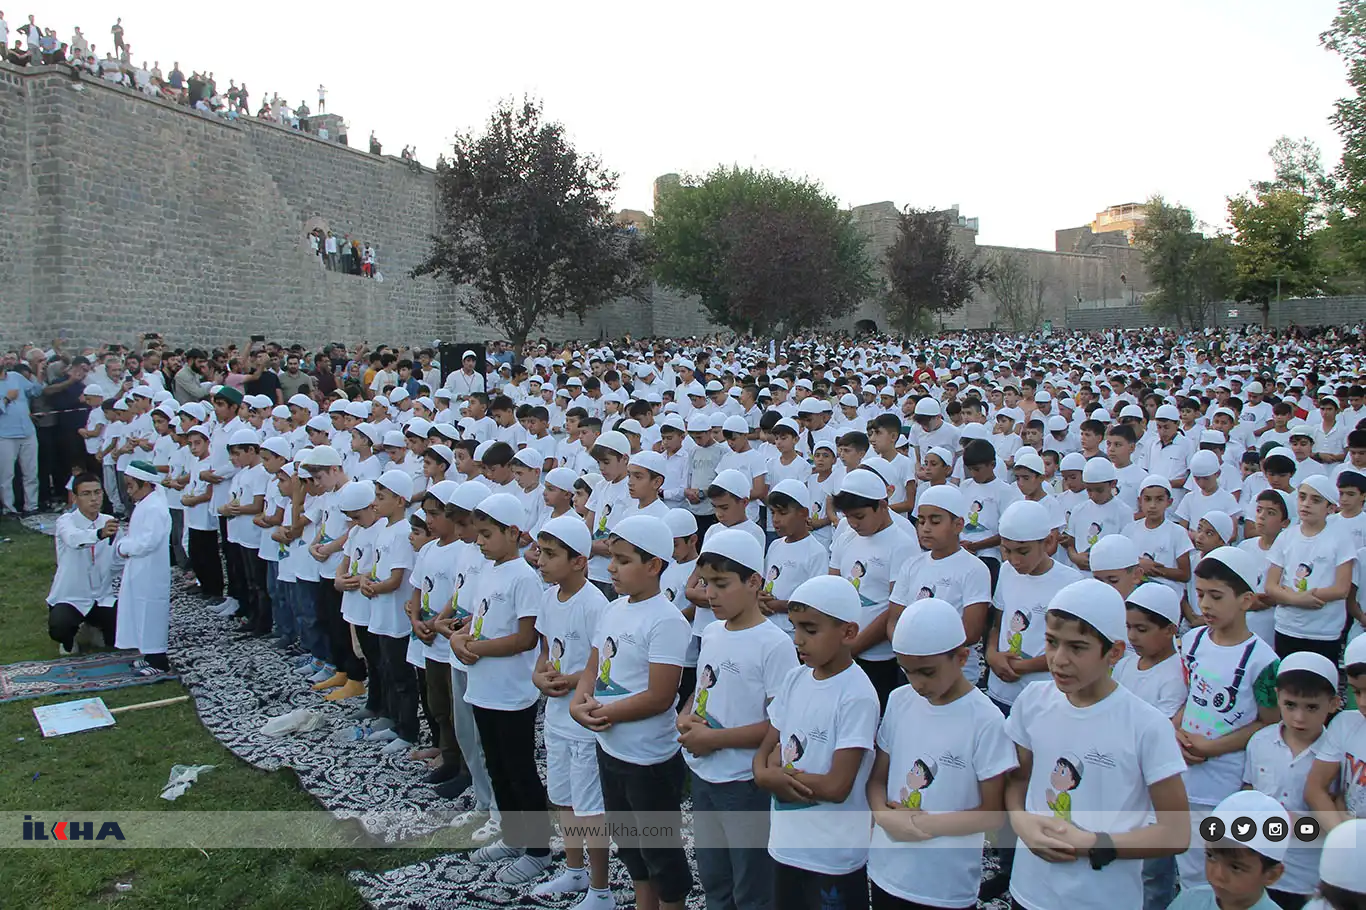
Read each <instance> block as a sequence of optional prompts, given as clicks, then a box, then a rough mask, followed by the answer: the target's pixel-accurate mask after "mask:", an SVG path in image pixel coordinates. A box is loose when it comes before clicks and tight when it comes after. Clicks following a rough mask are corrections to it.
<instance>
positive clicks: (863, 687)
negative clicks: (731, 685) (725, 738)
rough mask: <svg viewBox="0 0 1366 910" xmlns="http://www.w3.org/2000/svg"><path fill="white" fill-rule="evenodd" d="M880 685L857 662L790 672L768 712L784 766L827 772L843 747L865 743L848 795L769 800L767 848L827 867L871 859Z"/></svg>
mask: <svg viewBox="0 0 1366 910" xmlns="http://www.w3.org/2000/svg"><path fill="white" fill-rule="evenodd" d="M878 707H879V706H878V700H877V690H876V689H874V688H873V684H872V682H870V681H869V679H868V676H867V674H865V673H864V672H863V670H862V668H860V667H859V665H858V664H850V665H849V667H848V668H847V669H845V670H843V671H841V672H840V673H837V674H835V675H834V676H831V677H829V678H827V679H816V677H815V676H814V675H813V672H812V670H811V668H810V667H806V666H799V667H796V668H794V669H793V670H792V671H791V672H790V673H788V675H787V678H786V679H785V680H784V681H783V683H782V687H781V690H780V691H779V693H778V697H777V698H775V699H774V700H773V703H772V704H770V705H769V706H768V719H769V722H770V723H772V724H773V726H774V728H775V729H776V730H777V731H778V745H779V747H780V748H781V750H782V762H783V765H784V767H787V766H790V767H792V768H795V769H796V770H798V771H806V772H809V773H811V774H826V773H828V772H829V771H830V767H831V765H832V764H833V762H834V759H835V753H836V752H838V751H839V750H841V749H861V750H864V755H863V759H862V761H861V762H860V763H859V770H858V774H857V775H856V776H855V778H854V785H853V786H852V787H850V788H849V795H848V796H846V797H845V799H844V802H842V803H838V804H834V803H805V802H803V803H783V802H779V801H778V800H777V799H776V798H774V799H772V800H770V803H771V805H772V811H771V812H770V813H769V830H768V853H769V856H771V857H773V858H774V859H775V860H777V861H778V862H780V863H782V864H784V865H787V866H793V867H795V868H798V869H807V870H809V871H811V872H820V873H823V874H825V875H844V874H845V873H848V872H853V871H854V870H855V869H858V868H859V867H861V866H863V865H864V864H865V863H867V861H868V830H869V827H870V825H871V817H870V815H869V812H868V793H867V790H868V772H869V771H871V770H872V767H873V746H874V742H875V736H876V733H877V721H878Z"/></svg>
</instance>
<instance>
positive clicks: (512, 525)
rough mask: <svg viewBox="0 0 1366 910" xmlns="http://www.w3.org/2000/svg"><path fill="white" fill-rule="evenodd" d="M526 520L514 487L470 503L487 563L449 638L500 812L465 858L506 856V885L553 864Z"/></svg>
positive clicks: (536, 603) (537, 602) (534, 581)
mask: <svg viewBox="0 0 1366 910" xmlns="http://www.w3.org/2000/svg"><path fill="white" fill-rule="evenodd" d="M526 523H527V517H526V511H525V510H524V509H523V508H522V504H521V503H520V502H519V501H518V500H517V497H516V496H515V495H513V494H511V493H494V494H493V495H491V496H489V497H488V498H486V499H484V500H483V501H482V502H480V503H479V505H478V507H477V508H476V509H475V510H474V525H475V529H476V531H477V533H478V544H479V550H480V552H481V553H483V555H484V558H485V559H487V560H488V561H489V563H490V565H489V566H488V567H487V568H485V569H484V571H483V572H482V573H481V574H480V577H479V580H478V582H477V585H476V588H475V592H474V601H473V603H472V604H471V603H467V604H466V607H467V608H468V609H470V620H469V624H468V625H467V626H465V627H464V628H462V629H460V630H458V631H457V632H455V634H453V635H452V636H451V638H450V647H451V653H453V654H454V655H455V657H456V659H457V660H459V661H460V662H461V663H462V664H464V665H465V668H466V670H465V672H466V676H467V681H466V687H465V701H466V702H468V703H469V704H470V705H471V706H472V707H473V709H474V722H475V726H477V727H478V729H479V741H480V743H481V744H482V745H483V748H484V757H485V767H486V768H487V769H488V772H489V779H490V782H491V783H492V785H493V795H494V798H495V799H496V800H497V801H498V808H499V809H500V810H501V812H502V813H503V815H502V817H503V836H502V839H501V840H498V841H494V842H493V843H490V844H486V845H484V846H483V847H480V848H479V849H478V850H475V851H474V852H473V853H471V854H470V861H471V862H474V863H480V864H490V863H500V864H502V863H506V865H503V867H502V868H501V869H499V870H498V872H497V874H496V875H495V878H496V879H497V880H498V881H499V882H501V883H502V884H505V885H525V884H527V883H529V882H531V881H533V880H535V879H536V878H537V877H538V876H539V875H540V874H541V873H542V872H544V871H545V869H546V868H547V867H548V866H549V865H550V836H551V826H550V815H549V813H548V812H547V811H546V806H547V803H546V793H545V787H544V786H543V785H542V783H541V778H540V774H539V772H538V771H537V770H536V754H535V743H536V713H537V707H538V705H537V702H538V701H539V697H540V695H539V692H538V691H537V689H536V686H535V684H534V683H533V682H532V679H531V675H532V672H533V670H534V669H535V665H536V649H537V645H538V643H539V636H538V635H537V634H536V617H537V614H538V613H539V612H540V606H541V599H542V590H543V589H542V587H541V583H540V580H539V579H538V578H537V576H536V571H535V570H534V569H532V568H531V566H529V565H527V562H526V560H525V559H523V558H522V556H521V549H520V543H521V537H522V526H523V525H525V524H526ZM462 593H463V592H462Z"/></svg>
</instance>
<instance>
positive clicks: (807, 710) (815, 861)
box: [754, 472, 899, 910]
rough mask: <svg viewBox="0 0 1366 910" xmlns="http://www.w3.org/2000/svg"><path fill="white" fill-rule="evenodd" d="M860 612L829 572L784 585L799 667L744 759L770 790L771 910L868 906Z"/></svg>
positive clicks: (869, 697) (870, 715) (872, 708)
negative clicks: (792, 586)
mask: <svg viewBox="0 0 1366 910" xmlns="http://www.w3.org/2000/svg"><path fill="white" fill-rule="evenodd" d="M855 473H860V472H855ZM865 609H866V608H865V607H864V605H863V604H862V603H861V600H860V597H859V593H858V591H857V590H856V589H855V588H854V587H853V586H852V585H851V584H850V582H849V581H848V580H846V579H844V578H840V577H838V576H835V575H822V576H818V577H816V578H812V579H810V580H809V581H807V582H805V583H803V584H802V585H800V586H799V587H798V588H797V590H795V591H793V592H792V597H791V606H790V608H789V615H790V616H791V618H792V625H793V628H794V629H795V632H796V637H795V643H796V645H797V656H798V657H799V658H800V660H801V662H802V666H800V667H796V668H794V669H793V670H792V671H791V672H790V673H788V675H787V678H786V679H785V680H784V681H783V684H782V687H781V689H780V691H779V693H778V696H777V698H775V699H774V700H773V702H772V704H770V705H769V706H768V718H769V724H770V726H769V730H768V732H767V735H765V737H764V739H763V742H762V744H761V745H760V746H759V749H758V751H757V752H756V753H755V756H754V782H755V783H756V784H758V785H759V786H760V787H762V788H763V789H764V790H767V791H768V792H769V793H771V794H772V795H773V801H772V809H771V811H770V813H769V837H768V852H769V855H770V856H771V857H773V859H774V860H776V862H777V867H776V869H775V876H774V886H773V887H774V891H773V902H774V906H775V907H777V908H780V910H788V908H794V910H821V908H823V907H830V906H836V907H843V908H846V910H866V908H867V907H868V876H867V870H866V864H867V861H868V846H867V844H868V830H869V826H870V816H869V812H868V786H867V784H868V772H869V771H870V770H871V767H872V764H873V761H872V758H873V756H872V753H873V748H874V743H875V734H876V731H877V719H878V701H877V690H876V689H874V687H873V684H872V683H871V682H870V681H869V680H868V676H867V674H865V673H864V672H863V670H862V669H861V668H860V667H859V666H858V664H857V663H855V661H854V659H853V653H852V652H853V650H854V648H855V647H857V645H856V642H857V639H858V637H859V622H860V620H861V619H862V618H863V616H864V613H865ZM889 646H890V645H889ZM898 672H899V669H898Z"/></svg>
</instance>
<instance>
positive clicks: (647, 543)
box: [612, 515, 833, 577]
mask: <svg viewBox="0 0 1366 910" xmlns="http://www.w3.org/2000/svg"><path fill="white" fill-rule="evenodd" d="M740 533H742V534H743V533H744V532H743V531H741V532H740ZM612 536H613V537H620V538H621V539H622V540H624V541H626V542H627V543H629V544H631V545H632V546H635V547H639V548H640V549H642V550H644V551H645V552H646V553H648V554H650V555H651V556H655V557H658V558H659V559H662V560H664V562H665V563H666V564H667V563H669V562H670V561H671V560H672V558H673V552H674V536H673V534H672V533H671V532H670V531H669V526H668V525H667V524H665V523H664V519H662V518H655V517H654V516H652V515H632V516H631V517H630V518H624V519H622V520H621V521H620V522H618V523H617V526H616V527H615V528H613V529H612ZM760 563H761V568H762V560H760ZM832 577H833V576H832Z"/></svg>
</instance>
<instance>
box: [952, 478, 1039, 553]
mask: <svg viewBox="0 0 1366 910" xmlns="http://www.w3.org/2000/svg"><path fill="white" fill-rule="evenodd" d="M927 493H928V491H927ZM998 528H999V529H1000V532H1001V537H1002V538H1004V539H1006V540H1016V541H1021V542H1024V541H1029V540H1043V539H1045V538H1046V537H1048V535H1049V534H1051V533H1052V532H1053V519H1052V518H1051V517H1050V516H1049V514H1048V509H1047V507H1045V506H1044V505H1043V504H1042V503H1038V502H1030V501H1029V500H1027V499H1026V500H1019V501H1018V502H1012V503H1011V504H1010V505H1009V506H1007V507H1006V510H1005V511H1004V512H1002V513H1001V520H1000V522H999V523H998Z"/></svg>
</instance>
